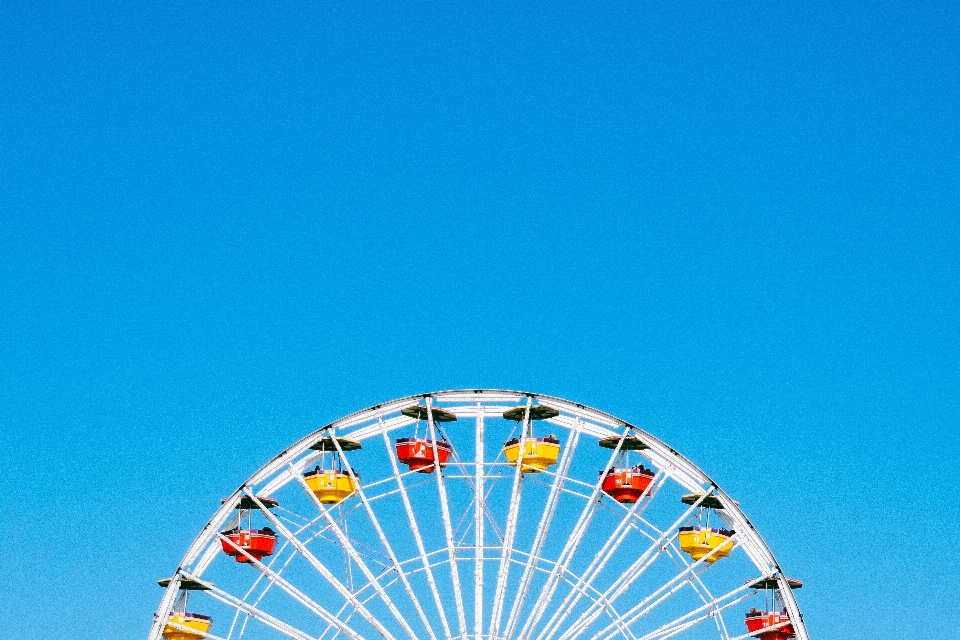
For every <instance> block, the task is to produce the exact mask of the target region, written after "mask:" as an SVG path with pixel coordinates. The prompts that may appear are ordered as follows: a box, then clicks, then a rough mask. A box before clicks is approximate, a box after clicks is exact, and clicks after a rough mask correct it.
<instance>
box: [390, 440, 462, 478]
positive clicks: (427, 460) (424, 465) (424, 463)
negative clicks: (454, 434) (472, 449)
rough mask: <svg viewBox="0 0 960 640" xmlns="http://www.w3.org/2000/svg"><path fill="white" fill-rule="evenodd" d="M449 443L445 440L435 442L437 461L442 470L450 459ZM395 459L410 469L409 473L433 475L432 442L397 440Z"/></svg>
mask: <svg viewBox="0 0 960 640" xmlns="http://www.w3.org/2000/svg"><path fill="white" fill-rule="evenodd" d="M450 451H451V447H450V443H449V442H447V441H446V440H440V441H439V442H437V459H436V462H437V463H439V465H440V468H441V469H442V468H443V467H444V466H446V462H447V460H449V459H450ZM397 459H398V460H400V462H402V463H403V464H405V465H407V466H408V467H410V470H411V471H418V472H420V473H433V470H434V468H435V467H436V465H435V464H434V462H435V461H434V458H433V440H427V439H426V438H416V437H414V438H398V439H397Z"/></svg>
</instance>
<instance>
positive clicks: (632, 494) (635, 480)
mask: <svg viewBox="0 0 960 640" xmlns="http://www.w3.org/2000/svg"><path fill="white" fill-rule="evenodd" d="M600 476H601V477H602V478H603V484H602V485H601V489H603V492H604V493H606V494H607V495H608V496H610V497H611V498H613V499H614V500H616V501H617V502H620V503H624V504H633V503H634V502H636V501H637V500H639V499H640V496H642V495H643V492H644V491H646V490H647V487H649V486H650V482H651V481H652V480H653V476H654V472H653V471H651V470H650V469H647V468H646V467H644V466H643V465H634V466H633V467H630V468H629V469H616V468H614V469H607V471H606V474H604V472H603V471H601V472H600Z"/></svg>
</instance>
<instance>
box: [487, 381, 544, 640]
mask: <svg viewBox="0 0 960 640" xmlns="http://www.w3.org/2000/svg"><path fill="white" fill-rule="evenodd" d="M532 404H533V398H532V397H530V396H527V406H526V408H525V409H524V411H523V426H522V427H521V430H520V442H519V443H518V444H519V449H518V454H517V466H516V469H515V470H514V473H513V489H512V490H511V492H510V509H509V511H508V512H507V526H506V529H505V531H504V537H503V548H502V549H501V552H500V568H499V570H498V571H497V588H496V591H494V593H493V609H492V611H491V612H490V625H489V631H488V632H487V633H488V634H489V635H490V638H491V639H495V638H498V637H499V636H500V617H501V614H502V612H503V599H504V597H505V596H506V591H507V578H508V577H509V574H510V554H511V552H512V551H513V538H514V536H515V535H516V532H517V517H518V515H519V514H520V498H521V493H522V491H523V458H524V454H525V453H526V452H527V432H528V430H529V425H530V406H531V405H532Z"/></svg>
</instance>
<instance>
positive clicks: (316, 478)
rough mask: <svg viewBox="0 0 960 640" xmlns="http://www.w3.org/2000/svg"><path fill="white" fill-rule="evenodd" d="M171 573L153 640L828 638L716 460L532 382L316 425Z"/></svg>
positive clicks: (410, 401)
mask: <svg viewBox="0 0 960 640" xmlns="http://www.w3.org/2000/svg"><path fill="white" fill-rule="evenodd" d="M465 423H466V426H464V425H465ZM444 425H446V427H448V428H450V429H452V431H451V433H450V435H449V436H448V434H447V432H446V430H445V427H444ZM548 426H549V428H550V429H548V428H547V427H548ZM471 427H472V428H471ZM551 429H552V430H553V431H554V433H550V434H548V435H537V433H536V432H538V431H539V432H540V433H543V432H544V431H548V430H551ZM511 430H512V433H511ZM498 432H499V433H500V434H502V435H500V438H501V439H500V440H497V435H498ZM555 433H560V434H561V436H557V435H555ZM504 435H506V436H507V438H506V440H505V441H504V440H503V439H502V438H503V437H504ZM451 436H452V437H451ZM488 440H492V443H494V446H493V447H491V446H490V444H491V443H488ZM591 441H592V443H593V444H592V447H591V445H590V442H591ZM499 442H502V443H503V444H502V446H501V445H499V444H498V443H499ZM371 449H372V450H371ZM491 453H492V454H493V455H490V454H491ZM347 454H350V460H354V459H362V461H363V465H364V469H365V471H364V478H365V480H364V482H361V477H360V474H359V473H358V472H357V471H356V470H355V469H354V467H353V466H352V465H351V463H350V461H348V456H347ZM594 464H596V465H598V466H600V471H599V476H598V477H596V476H594V477H596V478H597V479H596V480H592V479H590V472H587V471H586V470H587V469H588V468H589V467H590V466H591V465H594ZM648 465H649V466H648ZM596 468H597V466H593V469H594V470H595V469H596ZM594 473H595V471H594ZM369 478H373V479H372V480H370V479H369ZM260 523H262V524H260ZM664 523H666V524H664ZM221 559H223V560H221ZM721 560H724V562H722V563H721V562H720V561H721ZM238 564H239V565H241V566H237V565H238ZM714 565H716V566H718V567H719V568H718V569H713V568H712V567H713V566H714ZM238 572H239V573H238ZM159 583H160V585H161V586H163V587H164V588H165V592H164V596H163V599H162V600H161V603H160V606H159V608H158V609H157V612H156V614H155V615H154V622H153V625H152V627H151V630H150V633H149V636H148V638H149V640H159V639H160V638H161V637H162V638H166V639H167V640H199V639H201V638H213V639H214V640H222V639H227V640H234V639H240V638H248V639H253V638H293V639H294V640H308V639H315V640H316V639H319V640H335V639H336V638H338V637H340V636H344V637H346V638H348V639H349V640H364V639H366V638H377V637H380V638H384V639H385V640H397V638H398V637H403V636H406V637H407V638H409V639H410V640H421V639H424V640H426V639H429V640H454V639H456V640H469V639H470V638H475V639H476V640H500V639H503V640H508V639H509V640H513V639H514V638H516V639H518V640H575V639H583V640H614V639H616V638H622V639H623V640H666V639H667V638H673V637H681V638H686V637H690V638H700V637H719V638H721V639H722V640H744V639H746V638H759V639H760V640H788V639H790V638H797V639H798V640H807V638H808V636H807V632H806V629H805V627H804V624H803V618H802V616H801V614H800V611H799V608H798V606H797V602H796V599H795V597H794V595H793V590H794V589H797V588H799V587H801V586H802V583H801V582H800V581H799V580H794V579H792V578H788V577H786V576H785V575H784V574H783V572H782V571H781V569H780V567H779V565H778V564H777V562H776V560H775V559H774V557H773V554H772V553H771V552H770V550H769V548H768V547H767V545H766V544H765V543H764V542H763V539H762V538H761V537H760V535H759V534H758V533H757V531H756V529H755V528H754V527H753V525H752V524H751V523H750V522H749V520H747V518H746V516H744V515H743V512H742V511H741V510H740V507H739V504H738V503H737V502H736V501H734V500H731V499H730V498H729V497H728V496H727V494H726V493H724V492H723V491H722V490H721V489H720V488H719V487H718V486H717V485H716V484H715V483H713V482H712V481H711V480H710V478H709V477H707V476H706V474H704V473H703V472H702V471H700V469H699V468H697V467H696V466H695V465H693V464H692V463H691V462H690V461H689V460H687V459H686V458H684V457H683V456H681V455H680V454H679V453H677V452H676V451H675V450H674V449H672V448H671V447H669V446H667V445H666V444H664V443H663V442H661V441H660V440H658V439H657V438H656V437H654V436H653V435H651V434H649V433H647V432H646V431H644V430H641V429H639V428H637V427H635V426H633V425H631V424H629V423H627V422H625V421H623V420H620V419H619V418H616V417H614V416H611V415H609V414H605V413H602V412H600V411H597V410H595V409H591V408H589V407H585V406H583V405H581V404H577V403H573V402H570V401H567V400H563V399H560V398H553V397H547V396H541V395H537V394H530V393H523V392H511V391H497V390H468V391H445V392H437V393H432V394H427V395H423V396H414V397H409V398H403V399H399V400H395V401H391V402H387V403H383V404H379V405H376V406H374V407H371V408H370V409H367V410H365V411H361V412H358V413H355V414H352V415H349V416H346V417H344V418H342V419H340V420H337V421H336V422H333V423H331V424H329V425H327V426H325V427H323V428H322V429H319V430H317V431H316V432H314V433H311V434H310V435H308V436H306V437H305V438H303V439H301V440H300V441H299V442H297V443H294V444H293V445H291V446H290V447H288V448H287V449H285V450H284V451H283V452H282V453H280V454H279V455H278V456H276V457H275V458H274V459H273V460H271V461H270V462H269V463H267V464H266V465H264V466H263V467H262V468H261V469H259V470H258V471H257V472H256V473H254V474H253V475H252V476H251V477H250V479H249V480H248V481H247V482H245V483H244V484H243V485H242V486H241V487H240V489H238V490H237V491H236V492H235V493H234V494H233V495H232V496H230V497H229V498H226V499H224V500H223V501H222V505H221V507H220V508H219V509H218V510H217V511H216V512H215V513H214V515H213V517H212V518H211V519H210V521H209V523H208V524H207V526H206V527H204V528H203V530H202V531H201V533H200V535H199V536H197V538H196V539H195V540H194V542H193V544H192V545H191V546H190V547H189V549H188V551H187V553H186V555H185V557H184V558H183V559H182V560H181V562H180V563H179V565H178V566H177V568H176V570H175V572H174V573H173V576H172V577H171V578H166V579H164V580H160V581H159ZM192 594H198V595H195V596H194V600H196V598H198V597H203V598H204V600H203V602H202V603H201V604H202V606H201V607H199V608H194V607H193V605H191V608H194V610H195V611H204V613H196V612H190V611H188V609H187V602H188V599H189V598H190V597H191V595H192ZM199 594H202V596H201V595H199ZM531 596H532V597H531ZM751 604H752V605H753V606H752V607H750V609H749V610H748V611H746V612H745V617H744V618H741V621H740V622H739V623H738V624H739V625H740V629H741V630H740V631H734V630H733V629H731V628H729V627H728V624H729V619H728V616H729V615H730V612H731V610H732V611H736V610H737V609H733V608H734V607H739V608H740V611H741V612H742V611H743V609H744V608H745V607H746V606H748V605H751ZM471 606H472V608H473V612H472V614H473V615H472V616H469V615H468V608H469V607H471ZM758 606H759V607H760V608H758ZM210 608H217V611H216V612H214V611H210V610H209V609H210ZM213 613H216V615H217V617H218V619H219V618H220V616H222V615H226V617H227V622H225V623H221V624H223V627H222V628H223V631H219V632H217V633H216V634H215V633H214V631H213V619H212V615H211V614H213ZM740 615H744V614H743V613H741V614H740ZM471 623H472V624H471ZM471 626H472V628H471ZM710 628H712V629H713V631H712V632H711V633H706V632H707V630H708V629H710Z"/></svg>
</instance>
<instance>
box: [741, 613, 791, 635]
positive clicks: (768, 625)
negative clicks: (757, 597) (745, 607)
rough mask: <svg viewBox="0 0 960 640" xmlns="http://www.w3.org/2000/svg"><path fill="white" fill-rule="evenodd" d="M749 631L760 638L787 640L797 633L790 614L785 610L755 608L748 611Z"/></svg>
mask: <svg viewBox="0 0 960 640" xmlns="http://www.w3.org/2000/svg"><path fill="white" fill-rule="evenodd" d="M764 629H769V631H764ZM747 631H748V632H749V633H750V635H752V636H753V637H755V638H760V640H787V639H788V638H792V637H794V635H795V634H794V631H793V625H792V624H790V616H788V615H787V613H786V612H785V611H782V612H780V613H777V612H775V611H757V610H755V609H754V610H751V611H748V612H747Z"/></svg>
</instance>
